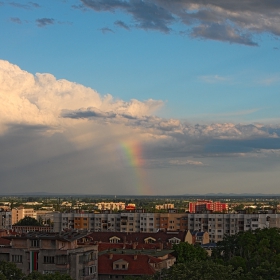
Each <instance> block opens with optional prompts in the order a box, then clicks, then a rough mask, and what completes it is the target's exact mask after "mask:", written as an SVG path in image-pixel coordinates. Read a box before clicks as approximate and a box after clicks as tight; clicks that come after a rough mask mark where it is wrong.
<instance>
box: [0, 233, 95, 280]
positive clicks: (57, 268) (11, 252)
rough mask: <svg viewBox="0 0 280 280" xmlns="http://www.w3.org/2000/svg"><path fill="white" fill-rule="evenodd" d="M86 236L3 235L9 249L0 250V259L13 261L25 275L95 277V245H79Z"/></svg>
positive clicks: (78, 278)
mask: <svg viewBox="0 0 280 280" xmlns="http://www.w3.org/2000/svg"><path fill="white" fill-rule="evenodd" d="M86 236H87V234H83V233H76V232H64V233H61V234H53V233H46V232H45V233H40V232H32V233H27V234H21V235H16V236H5V237H3V238H5V239H7V240H10V241H11V242H10V244H11V245H10V246H6V247H3V248H1V251H0V260H4V261H9V262H13V263H15V264H16V265H17V267H18V268H19V269H21V270H22V271H23V273H25V274H29V273H31V272H32V271H39V272H41V273H43V274H50V273H54V272H59V273H62V274H63V273H65V274H69V275H70V276H71V277H72V278H73V279H76V280H91V279H96V278H97V266H98V246H97V245H90V246H89V245H86V244H87V242H84V243H83V244H85V245H82V246H81V245H79V243H78V241H79V240H81V239H86Z"/></svg>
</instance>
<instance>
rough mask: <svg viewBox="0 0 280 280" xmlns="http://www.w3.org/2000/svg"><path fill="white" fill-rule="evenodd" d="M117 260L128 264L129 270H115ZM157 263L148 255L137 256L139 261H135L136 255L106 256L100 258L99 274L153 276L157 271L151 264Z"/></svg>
mask: <svg viewBox="0 0 280 280" xmlns="http://www.w3.org/2000/svg"><path fill="white" fill-rule="evenodd" d="M110 256H111V259H110ZM117 260H124V261H126V262H128V269H119V270H117V269H113V263H114V262H115V261H117ZM155 262H158V260H157V259H156V258H154V257H150V256H147V255H137V259H134V255H113V254H111V255H110V254H104V255H101V256H99V257H98V274H107V275H153V274H155V272H156V271H155V269H154V268H153V267H152V266H151V265H150V263H155Z"/></svg>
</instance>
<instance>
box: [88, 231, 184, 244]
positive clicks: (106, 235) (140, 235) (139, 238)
mask: <svg viewBox="0 0 280 280" xmlns="http://www.w3.org/2000/svg"><path fill="white" fill-rule="evenodd" d="M89 236H91V237H92V238H93V240H94V241H97V242H99V241H101V242H110V240H109V239H110V238H111V237H113V236H116V237H118V238H120V241H119V243H124V241H125V242H126V243H130V242H131V243H132V242H138V243H145V241H144V239H146V238H148V237H152V238H154V239H155V240H156V241H157V242H168V240H169V239H170V238H172V237H176V238H178V239H180V240H181V241H184V239H185V236H186V232H184V231H179V232H163V231H159V232H151V233H146V232H129V233H127V232H92V233H90V234H89Z"/></svg>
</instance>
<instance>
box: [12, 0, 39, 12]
mask: <svg viewBox="0 0 280 280" xmlns="http://www.w3.org/2000/svg"><path fill="white" fill-rule="evenodd" d="M9 5H11V6H13V7H15V8H20V9H25V10H29V9H31V8H40V7H41V6H40V5H39V4H38V3H35V2H28V4H21V3H18V2H11V3H9Z"/></svg>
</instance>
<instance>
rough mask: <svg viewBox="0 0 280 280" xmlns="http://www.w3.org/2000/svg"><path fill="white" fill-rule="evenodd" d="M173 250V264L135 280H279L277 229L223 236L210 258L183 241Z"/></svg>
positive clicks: (279, 237)
mask: <svg viewBox="0 0 280 280" xmlns="http://www.w3.org/2000/svg"><path fill="white" fill-rule="evenodd" d="M174 250H175V254H176V257H177V262H176V264H175V265H173V266H172V267H171V268H170V269H168V270H165V271H162V272H161V273H160V274H157V275H155V276H153V277H140V278H139V279H146V280H148V279H149V280H152V279H153V280H154V279H168V280H185V279H188V280H202V279H203V280H224V279H227V280H279V279H280V229H277V228H270V229H262V230H260V229H257V230H256V231H246V232H240V233H238V234H236V235H232V236H225V237H224V239H223V241H222V242H219V243H218V244H217V247H216V249H214V250H213V252H212V255H211V256H209V255H208V254H207V252H206V251H205V250H204V249H202V248H201V247H199V246H193V245H190V244H188V243H184V242H182V243H180V244H177V245H174ZM127 279H129V278H127ZM131 279H132V278H131ZM133 279H137V278H135V277H134V278H133Z"/></svg>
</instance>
